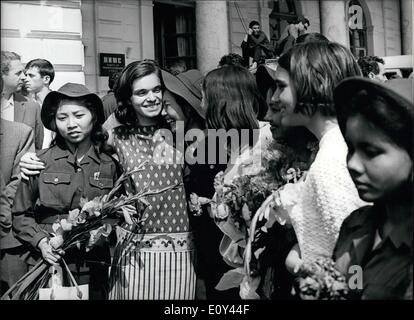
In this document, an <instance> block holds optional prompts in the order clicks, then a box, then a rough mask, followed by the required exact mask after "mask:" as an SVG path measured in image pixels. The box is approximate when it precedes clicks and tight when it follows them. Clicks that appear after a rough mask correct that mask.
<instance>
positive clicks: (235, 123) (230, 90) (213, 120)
mask: <svg viewBox="0 0 414 320" xmlns="http://www.w3.org/2000/svg"><path fill="white" fill-rule="evenodd" d="M203 91H204V102H205V106H206V108H207V111H206V121H207V127H208V128H212V129H221V128H223V129H226V130H230V129H232V128H235V129H257V128H259V123H258V120H257V118H256V117H257V113H258V111H259V108H260V104H261V103H265V102H264V101H263V99H262V97H261V96H260V94H259V92H258V89H257V86H256V82H255V79H254V78H253V76H252V75H251V73H250V72H249V71H248V70H246V69H245V68H242V67H239V66H225V67H222V68H218V69H215V70H213V71H210V72H209V73H208V74H207V75H206V77H205V78H204V82H203Z"/></svg>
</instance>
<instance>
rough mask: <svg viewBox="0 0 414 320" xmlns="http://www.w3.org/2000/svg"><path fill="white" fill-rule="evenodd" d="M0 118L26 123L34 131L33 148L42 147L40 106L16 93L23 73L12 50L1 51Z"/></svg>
mask: <svg viewBox="0 0 414 320" xmlns="http://www.w3.org/2000/svg"><path fill="white" fill-rule="evenodd" d="M1 78H2V83H3V85H2V95H1V118H2V119H5V120H8V121H14V122H20V123H24V124H27V125H28V126H29V127H31V128H32V129H33V131H34V135H35V148H36V150H40V149H42V144H43V124H42V120H41V118H40V106H39V104H38V103H37V102H35V101H34V100H29V99H28V98H26V97H24V96H22V95H21V94H19V93H17V91H18V90H19V89H20V88H21V87H22V85H23V83H24V80H25V74H24V67H23V65H22V63H21V59H20V56H19V55H18V54H16V53H14V52H10V51H1Z"/></svg>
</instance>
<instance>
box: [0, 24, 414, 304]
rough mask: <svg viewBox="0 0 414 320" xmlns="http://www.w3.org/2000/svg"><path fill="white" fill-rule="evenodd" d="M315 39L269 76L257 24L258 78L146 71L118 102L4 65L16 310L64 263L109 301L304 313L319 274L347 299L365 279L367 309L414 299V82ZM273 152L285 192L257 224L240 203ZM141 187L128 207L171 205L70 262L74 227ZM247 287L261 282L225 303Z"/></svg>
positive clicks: (234, 65)
mask: <svg viewBox="0 0 414 320" xmlns="http://www.w3.org/2000/svg"><path fill="white" fill-rule="evenodd" d="M307 27H309V21H308V20H306V19H304V18H303V19H300V20H298V21H296V22H295V23H293V24H292V25H290V26H289V27H288V28H287V30H286V33H287V34H286V38H284V41H283V42H281V43H280V44H279V48H281V49H280V50H279V51H280V52H279V53H278V55H277V58H276V59H271V60H264V61H260V60H261V59H262V57H263V55H264V56H265V57H266V56H267V55H268V54H269V50H270V49H269V48H270V44H269V41H268V40H267V38H266V36H265V35H264V34H263V33H262V32H261V31H260V25H259V24H258V23H257V22H254V21H253V22H252V23H251V25H250V28H251V29H252V33H251V34H249V35H247V36H246V39H245V41H244V42H243V45H242V47H243V48H244V49H245V50H247V52H250V53H251V55H250V56H251V57H252V58H253V61H254V62H257V63H258V65H257V66H256V67H255V70H254V73H252V72H251V70H249V69H248V68H247V67H246V65H245V59H243V58H242V57H241V56H239V55H237V54H235V53H230V54H229V55H226V56H224V57H222V58H221V60H220V61H219V63H218V67H217V68H216V69H214V70H211V71H210V72H208V73H207V74H206V75H205V76H203V75H202V74H201V73H200V72H199V71H198V70H195V69H192V70H186V69H185V68H183V69H182V70H181V71H176V72H174V74H172V73H170V72H168V71H166V70H162V69H161V68H160V67H159V66H158V64H157V62H156V61H154V60H150V59H144V60H141V61H134V62H131V63H129V64H128V65H127V66H126V67H125V68H124V69H123V70H122V71H121V72H120V73H118V74H115V75H113V76H111V77H110V78H109V88H110V91H109V92H108V94H107V95H106V96H105V97H104V98H103V99H101V98H100V97H99V96H98V95H96V94H95V93H92V92H91V91H90V90H89V89H88V88H87V87H86V86H85V85H83V84H77V83H66V84H65V85H63V86H62V87H61V88H59V89H58V90H57V91H52V90H51V89H50V88H49V87H50V84H51V82H52V81H53V79H54V69H53V65H52V64H51V63H50V62H49V61H47V60H44V59H35V60H32V61H30V62H29V63H27V65H26V66H25V67H24V66H23V65H22V63H21V58H20V56H19V55H18V54H16V53H14V52H8V51H2V52H1V86H0V87H1V88H2V97H1V127H0V129H1V133H0V134H1V163H2V165H1V179H0V182H1V215H0V217H1V229H0V235H1V238H0V249H1V253H0V271H1V275H0V280H1V288H0V289H1V295H3V299H7V298H10V296H11V295H13V290H12V289H13V285H14V284H15V283H16V282H17V281H18V280H19V279H21V278H22V277H23V276H24V275H25V274H26V273H27V272H29V271H30V270H31V269H32V268H33V266H34V265H36V263H37V262H39V261H42V260H43V261H45V262H47V263H48V264H49V265H50V266H51V267H55V268H57V267H58V266H59V265H61V263H62V260H63V259H64V263H65V265H67V267H68V272H69V273H70V274H71V277H72V276H73V278H74V279H75V280H76V283H77V284H79V285H83V284H87V285H89V299H93V300H104V299H110V300H119V299H121V300H123V299H133V300H148V299H149V300H164V299H172V300H175V299H179V300H192V299H213V300H218V299H260V298H261V299H300V298H303V297H304V296H303V295H301V294H299V293H300V288H301V282H300V281H298V280H299V279H300V278H301V277H302V276H303V272H304V270H305V269H306V267H307V266H309V265H311V264H312V263H314V262H315V261H317V260H318V259H319V258H329V259H332V261H333V262H334V263H335V268H336V269H337V270H338V272H340V273H341V274H342V275H343V277H344V278H345V279H346V281H348V280H349V279H351V278H352V277H353V276H354V273H353V272H352V270H354V269H353V268H354V267H355V266H357V267H358V268H360V270H361V272H362V274H361V276H362V281H361V283H360V284H358V285H356V286H349V288H348V290H349V291H350V294H349V295H348V297H349V298H351V299H412V268H413V264H412V244H413V239H412V235H413V225H412V223H413V216H412V197H411V194H412V184H413V160H412V146H413V127H412V125H413V116H414V106H413V98H412V94H413V92H412V89H413V82H412V79H393V80H388V81H385V76H384V75H383V68H382V67H383V61H382V62H381V60H379V59H378V58H375V57H371V58H369V57H364V58H360V59H359V60H358V61H357V60H356V59H355V57H354V56H353V55H352V53H351V52H350V50H349V49H347V48H346V47H344V46H343V45H341V44H338V43H335V42H331V41H329V40H328V39H326V38H325V37H324V36H323V35H321V34H316V33H312V34H306V33H305V34H302V35H301V33H303V32H304V31H306V29H307ZM282 47H283V48H282ZM279 55H280V56H279ZM381 64H382V65H381ZM177 70H178V69H177ZM166 131H168V132H171V133H172V134H173V136H174V137H175V139H172V140H171V139H168V138H167V136H168V135H163V134H162V133H163V132H164V133H165V132H166ZM220 132H221V133H224V134H225V139H221V137H222V136H220V134H218V133H220ZM244 132H247V140H246V139H243V133H244ZM233 134H234V137H235V138H234V139H233ZM180 135H182V139H179V138H178V137H180ZM184 136H185V139H184ZM188 136H189V137H190V139H187V137H188ZM229 138H231V139H229ZM160 150H161V151H160ZM269 150H270V151H271V152H273V154H276V155H279V156H278V157H277V158H274V159H273V162H272V163H274V166H277V173H278V175H277V178H275V180H278V178H280V179H279V180H278V183H279V182H280V181H284V182H283V183H279V184H278V185H277V187H275V186H276V184H273V183H272V182H269V183H268V190H267V191H268V193H266V197H265V198H264V199H263V201H262V202H261V203H259V205H258V209H257V210H256V211H255V212H249V208H251V206H250V207H249V206H247V205H244V206H243V208H241V209H240V210H239V209H235V208H234V207H232V206H231V205H229V202H228V200H226V199H225V197H224V196H223V192H224V191H223V190H225V188H223V186H231V185H236V184H237V183H238V181H239V180H238V179H240V178H243V177H246V176H255V175H258V174H259V172H260V171H259V170H260V169H261V167H260V163H261V161H257V160H258V159H259V160H263V157H264V154H265V153H266V154H267V152H269ZM280 155H284V156H283V157H281V156H280ZM194 160H196V161H194ZM276 160H277V161H276ZM292 163H296V164H297V163H299V164H300V165H297V167H298V168H300V169H299V170H297V171H295V170H296V169H297V168H296V165H293V164H292ZM291 167H293V171H292V168H291ZM137 168H139V170H137ZM131 170H137V171H136V172H135V173H133V174H132V175H131V176H129V177H128V179H125V180H124V182H123V184H122V188H120V189H118V190H117V192H118V193H119V194H123V195H125V196H130V195H136V194H142V193H143V192H145V190H147V189H148V187H153V188H157V190H158V192H155V193H153V194H152V195H150V196H148V197H146V200H145V205H144V206H143V205H142V203H136V204H135V205H125V206H123V207H122V208H121V209H120V210H119V219H118V220H117V221H116V228H115V230H113V231H112V232H110V234H109V235H108V236H107V237H106V240H105V241H102V242H99V243H98V244H96V245H95V246H93V248H92V249H90V250H85V247H83V246H77V247H76V246H75V247H72V248H70V249H68V250H66V251H63V250H60V249H57V248H56V247H55V246H54V245H53V238H54V236H55V235H56V230H55V228H54V223H55V221H56V219H61V218H62V217H67V216H68V215H69V214H71V212H73V210H76V209H80V208H81V207H82V205H81V202H82V200H81V199H82V198H87V199H93V198H95V197H99V196H104V195H108V194H110V193H112V192H113V188H114V186H115V185H116V181H117V180H118V178H119V177H121V176H123V175H124V174H125V173H127V172H130V171H131ZM220 179H223V181H224V182H223V183H224V184H223V185H221V184H220V182H219V181H221V180H220ZM264 189H266V186H265V187H264ZM226 201H227V202H226ZM249 205H250V204H249ZM246 208H247V209H246ZM232 210H233V212H235V210H236V211H237V210H239V211H237V212H242V218H240V217H239V218H240V219H242V220H243V219H244V220H243V223H244V224H245V225H246V229H245V230H244V231H243V232H240V230H241V229H240V225H241V223H240V221H239V220H237V217H236V218H235V215H234V214H231V213H230V214H229V212H232ZM137 217H138V218H137ZM258 221H263V225H262V227H261V228H262V229H260V230H265V232H264V233H263V232H262V233H261V235H260V237H258V238H257V239H256V238H255V235H256V233H255V232H256V231H257V230H255V229H254V228H255V226H256V225H257V224H258V223H259V222H258ZM263 228H264V229H263ZM260 232H261V231H260ZM264 234H265V236H263V235H264ZM264 238H265V240H263V239H264ZM262 240H263V241H265V245H263V248H264V250H263V254H262V252H261V251H260V253H257V251H254V250H253V249H252V248H256V247H257V244H258V243H259V242H261V241H262ZM255 246H256V247H255ZM252 250H253V251H254V252H255V253H253V254H252ZM256 253H257V254H256ZM252 256H253V257H252ZM255 257H256V258H257V259H256V260H255ZM252 261H255V262H256V264H255V265H254V266H253V264H252ZM246 268H247V270H248V272H245V271H246ZM235 270H236V271H237V270H239V271H238V272H240V274H242V277H241V278H243V279H242V280H240V281H239V283H238V285H236V286H229V285H227V286H226V285H223V283H224V282H225V280H226V275H230V274H231V273H232V272H235ZM241 270H244V271H243V272H244V273H243V272H242V271H241ZM250 270H258V272H250ZM269 270H270V273H269ZM358 270H359V269H358ZM270 274H271V276H269V275H270ZM233 277H235V276H233ZM239 277H240V276H239ZM66 278H67V275H66V277H64V278H63V280H62V281H63V285H70V283H71V282H70V281H69V279H66ZM229 278H230V276H229ZM223 279H224V280H223ZM292 288H295V289H296V290H294V291H292Z"/></svg>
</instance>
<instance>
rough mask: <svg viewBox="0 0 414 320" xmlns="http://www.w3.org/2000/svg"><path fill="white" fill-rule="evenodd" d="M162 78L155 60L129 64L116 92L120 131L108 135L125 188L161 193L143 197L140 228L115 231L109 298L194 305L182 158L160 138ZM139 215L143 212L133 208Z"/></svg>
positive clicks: (163, 125)
mask: <svg viewBox="0 0 414 320" xmlns="http://www.w3.org/2000/svg"><path fill="white" fill-rule="evenodd" d="M163 90H164V84H163V83H162V78H161V72H160V69H159V67H158V66H157V65H156V63H155V62H154V61H153V60H142V61H137V62H132V63H131V64H129V65H128V66H127V67H126V68H125V69H124V70H123V71H122V73H121V75H120V78H119V84H118V87H117V89H116V90H115V96H116V98H117V101H118V109H117V110H116V112H115V116H116V118H117V120H118V121H119V122H120V123H121V124H122V126H119V127H116V128H114V129H112V130H111V131H110V132H109V135H110V138H109V143H110V144H111V145H112V146H114V148H115V149H116V152H117V154H118V156H119V162H120V163H121V165H122V166H123V168H124V170H126V171H129V170H133V169H134V168H137V167H139V166H140V165H142V164H143V163H145V165H144V170H143V171H139V172H137V173H135V174H133V175H132V177H131V179H130V181H128V182H127V183H126V185H125V187H126V190H127V191H128V192H131V193H137V192H140V191H142V190H143V189H145V188H147V189H149V190H155V191H156V190H162V189H165V188H169V187H173V186H176V187H175V188H170V189H168V190H166V191H163V192H160V193H158V194H155V195H153V196H149V197H148V198H147V200H148V206H147V207H146V208H145V210H144V211H143V215H142V218H143V219H144V221H143V222H142V223H140V224H138V225H137V224H134V223H133V224H128V223H124V224H123V225H121V226H120V227H119V228H118V230H117V237H118V243H117V246H116V249H115V253H114V257H113V263H112V268H111V276H110V299H134V300H135V299H139V300H141V299H151V300H160V299H194V296H195V284H196V275H195V271H194V262H195V252H194V245H193V239H192V233H191V231H190V226H189V221H188V214H187V206H186V196H185V191H184V186H183V184H182V182H183V176H182V169H183V168H182V164H181V163H182V161H180V156H181V154H180V152H178V151H177V150H176V149H175V148H174V147H173V146H172V145H169V144H167V143H166V141H165V140H164V139H163V137H162V135H161V134H160V133H161V132H162V129H166V128H167V125H168V124H167V123H166V122H165V120H164V118H163V117H162V115H161V112H162V110H163V103H162V98H163ZM138 211H139V212H140V211H142V208H138Z"/></svg>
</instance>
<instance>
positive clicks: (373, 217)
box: [348, 204, 413, 249]
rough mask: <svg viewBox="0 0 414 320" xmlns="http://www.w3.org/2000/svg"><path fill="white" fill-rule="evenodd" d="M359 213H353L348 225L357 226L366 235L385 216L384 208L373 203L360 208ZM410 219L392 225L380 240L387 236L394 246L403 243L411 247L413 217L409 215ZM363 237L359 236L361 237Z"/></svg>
mask: <svg viewBox="0 0 414 320" xmlns="http://www.w3.org/2000/svg"><path fill="white" fill-rule="evenodd" d="M361 210H363V211H361V213H360V214H358V215H355V216H354V217H353V219H352V220H350V221H349V224H348V225H349V227H351V228H359V229H360V230H361V233H362V234H365V235H367V234H368V233H371V232H372V230H377V229H378V223H379V221H381V220H383V219H384V217H385V214H386V212H385V208H384V206H383V205H381V204H374V206H368V207H364V208H362V209H361ZM401 210H410V208H409V207H404V208H402V209H401ZM409 217H410V219H409V221H407V222H406V223H401V224H399V225H394V226H393V228H392V229H391V231H390V232H389V233H388V234H387V235H386V236H385V237H384V238H382V241H384V240H386V239H387V238H389V239H390V241H391V242H392V244H393V245H394V247H395V248H397V249H398V248H400V247H401V246H402V245H403V244H405V245H406V246H407V247H408V248H411V249H412V247H413V218H412V215H409ZM362 238H363V237H361V239H362Z"/></svg>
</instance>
